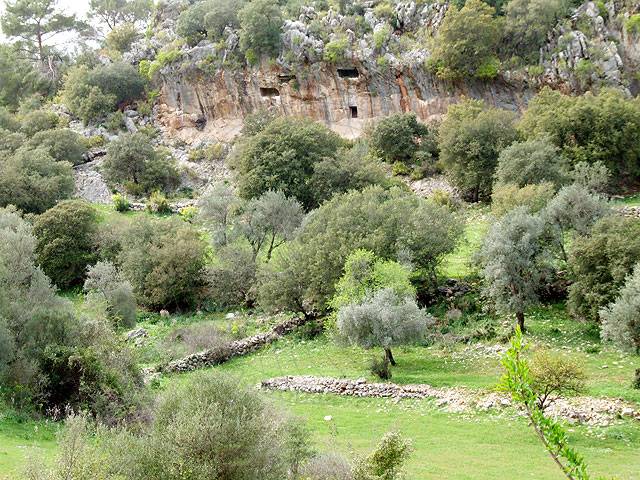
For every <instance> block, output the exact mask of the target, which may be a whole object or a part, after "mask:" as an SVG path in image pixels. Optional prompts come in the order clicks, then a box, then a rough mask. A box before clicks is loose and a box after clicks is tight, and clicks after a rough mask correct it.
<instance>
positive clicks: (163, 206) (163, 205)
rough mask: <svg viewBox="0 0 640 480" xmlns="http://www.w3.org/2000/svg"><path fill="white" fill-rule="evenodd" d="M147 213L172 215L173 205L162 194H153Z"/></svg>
mask: <svg viewBox="0 0 640 480" xmlns="http://www.w3.org/2000/svg"><path fill="white" fill-rule="evenodd" d="M147 211H148V212H150V213H157V214H160V215H166V214H169V213H171V205H169V200H167V197H166V196H164V195H163V194H162V193H161V192H158V191H155V192H152V193H151V195H150V196H149V201H148V202H147Z"/></svg>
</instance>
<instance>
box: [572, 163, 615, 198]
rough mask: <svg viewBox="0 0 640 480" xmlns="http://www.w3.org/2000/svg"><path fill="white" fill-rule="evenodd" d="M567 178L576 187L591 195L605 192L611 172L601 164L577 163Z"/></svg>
mask: <svg viewBox="0 0 640 480" xmlns="http://www.w3.org/2000/svg"><path fill="white" fill-rule="evenodd" d="M569 176H570V177H571V179H572V180H573V183H575V184H576V185H578V186H580V187H582V188H584V189H586V190H588V191H590V192H593V193H604V192H606V191H607V188H608V186H609V181H610V178H611V172H610V171H609V169H608V168H607V167H606V166H605V164H604V163H602V162H594V163H587V162H578V163H576V165H575V166H574V167H573V170H572V171H571V172H570V174H569Z"/></svg>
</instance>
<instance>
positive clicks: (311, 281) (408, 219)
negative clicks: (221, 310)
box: [259, 187, 461, 313]
mask: <svg viewBox="0 0 640 480" xmlns="http://www.w3.org/2000/svg"><path fill="white" fill-rule="evenodd" d="M425 225H428V226H429V227H428V228H425ZM460 233H461V227H460V223H459V222H458V221H457V219H456V218H455V216H454V215H452V214H451V212H450V211H449V210H448V209H447V208H446V207H441V206H438V205H435V204H433V203H430V202H427V201H425V200H421V199H419V198H418V197H416V196H415V195H413V194H412V193H409V192H406V191H403V190H401V189H399V188H392V189H390V190H383V189H382V188H380V187H369V188H367V189H365V190H363V191H362V192H357V191H352V192H349V193H346V194H342V195H337V196H335V197H333V198H332V199H331V200H330V201H328V202H326V203H324V204H323V205H322V206H321V207H320V208H319V209H317V210H316V211H314V212H313V213H312V214H311V215H310V216H309V218H308V219H307V221H306V222H305V223H304V225H303V227H302V229H301V231H300V233H299V235H298V237H297V238H296V240H295V241H294V242H292V243H291V244H290V245H288V246H287V248H284V249H279V250H278V251H276V254H275V255H274V259H273V260H272V261H271V262H270V263H269V264H268V265H267V266H266V267H265V269H264V270H263V271H262V272H261V274H260V276H261V278H262V282H261V285H260V291H259V297H260V301H261V303H262V304H263V306H265V307H268V308H276V309H277V308H290V309H295V310H296V311H300V310H301V309H302V311H305V312H307V313H309V312H311V311H314V310H315V311H322V310H324V309H325V308H326V307H327V301H328V300H329V299H330V298H331V297H332V296H333V293H334V284H335V282H336V281H337V280H338V279H339V278H340V277H341V276H342V270H343V267H344V263H345V261H346V259H347V257H348V256H349V254H350V253H351V252H353V251H354V250H356V249H358V248H366V249H368V250H370V251H371V252H373V253H374V254H376V255H377V256H379V257H381V258H383V259H396V258H398V257H400V258H401V259H402V260H403V261H406V262H410V263H411V264H412V265H413V266H414V267H415V268H416V269H418V271H422V272H423V274H425V275H427V276H428V277H429V278H431V276H432V275H433V272H434V271H435V267H436V265H437V264H438V262H439V260H440V259H441V258H442V256H443V255H444V254H445V253H447V252H449V251H451V250H452V249H453V247H454V246H455V244H456V241H457V239H458V236H459V234H460Z"/></svg>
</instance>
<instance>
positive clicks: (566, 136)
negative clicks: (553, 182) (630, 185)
mask: <svg viewBox="0 0 640 480" xmlns="http://www.w3.org/2000/svg"><path fill="white" fill-rule="evenodd" d="M520 130H521V131H522V133H523V134H524V135H525V136H526V137H527V138H533V137H537V136H541V135H548V136H549V138H550V139H551V141H552V142H553V143H554V144H555V145H556V146H558V147H559V148H560V151H561V152H562V154H563V155H564V157H565V158H567V159H568V161H569V163H570V165H571V166H575V165H576V164H577V163H578V162H588V163H594V162H597V161H600V162H602V163H604V165H605V166H606V167H607V168H608V169H609V170H610V171H611V172H612V174H613V175H614V177H615V178H616V179H617V180H621V179H623V178H625V177H626V176H633V175H638V174H639V173H640V143H639V142H638V141H637V138H638V136H640V100H639V99H637V98H636V99H632V98H627V97H626V96H625V94H624V93H622V92H620V91H618V90H603V91H602V92H601V93H600V94H599V95H593V94H591V93H586V94H584V95H579V96H570V95H564V94H562V93H560V92H558V91H554V90H551V89H549V88H545V89H543V90H542V91H541V92H540V93H539V94H538V95H537V96H536V97H534V98H533V100H532V101H531V102H530V103H529V107H528V108H527V110H526V112H525V114H524V117H523V119H522V122H521V124H520Z"/></svg>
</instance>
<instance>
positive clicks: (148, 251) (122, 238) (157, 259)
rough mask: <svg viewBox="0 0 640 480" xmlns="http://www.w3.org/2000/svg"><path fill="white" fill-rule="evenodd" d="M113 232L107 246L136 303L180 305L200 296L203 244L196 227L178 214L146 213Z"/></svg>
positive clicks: (189, 304)
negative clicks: (112, 241) (156, 215)
mask: <svg viewBox="0 0 640 480" xmlns="http://www.w3.org/2000/svg"><path fill="white" fill-rule="evenodd" d="M117 235H118V237H119V238H118V240H117V244H116V245H112V246H110V247H108V248H109V249H110V250H111V251H112V252H113V251H115V252H118V253H115V255H116V262H115V263H116V264H118V265H119V266H120V271H121V272H122V275H123V277H124V278H125V279H126V280H128V281H129V282H131V285H132V286H133V291H134V293H135V295H136V298H137V300H138V302H139V303H141V304H143V305H145V306H147V307H150V308H153V309H158V310H159V309H163V308H166V309H181V308H190V307H193V306H195V305H197V304H198V303H199V302H200V301H201V300H202V298H203V294H204V290H205V289H204V287H205V284H206V278H205V249H206V244H205V242H204V240H203V239H202V238H201V236H200V234H199V232H198V231H197V230H195V229H194V228H192V227H191V226H190V225H189V224H187V223H185V222H183V221H181V220H179V219H178V218H170V219H154V218H150V217H148V216H147V217H144V218H143V219H140V220H139V221H137V222H135V223H134V224H132V225H130V226H129V227H128V228H126V229H125V230H124V231H123V232H121V233H119V234H117ZM107 243H108V242H107ZM105 253H107V252H105ZM112 255H113V253H112Z"/></svg>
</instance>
